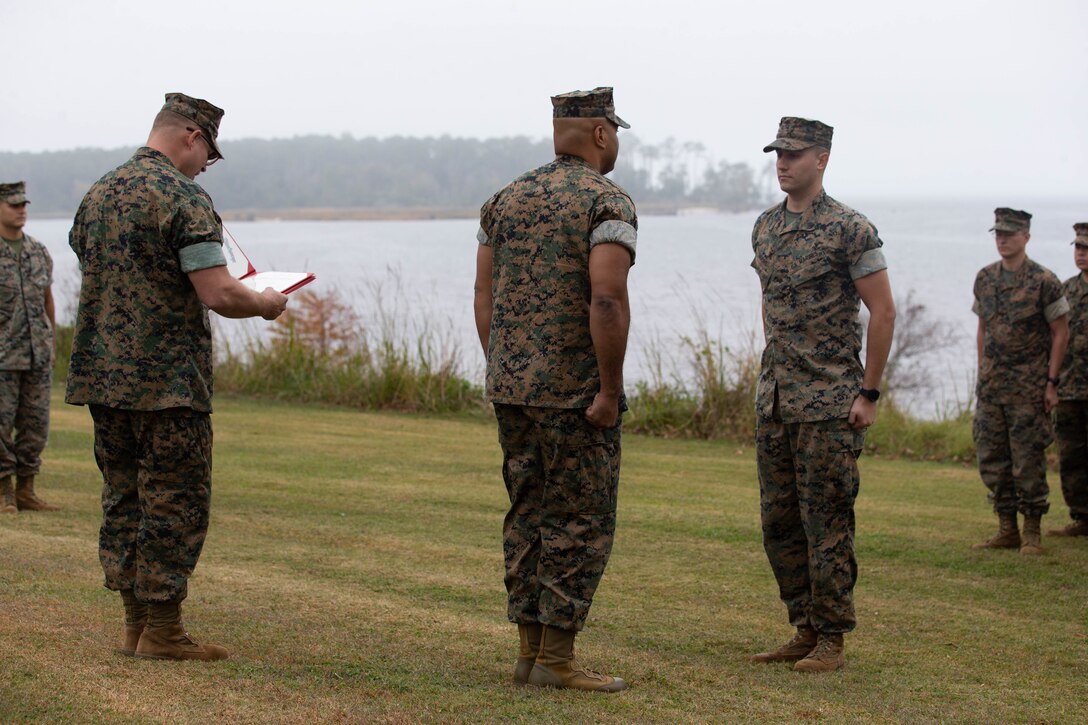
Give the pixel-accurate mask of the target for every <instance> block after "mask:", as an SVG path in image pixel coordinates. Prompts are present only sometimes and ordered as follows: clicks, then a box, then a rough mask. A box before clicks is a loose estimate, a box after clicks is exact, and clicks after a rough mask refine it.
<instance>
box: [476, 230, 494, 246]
mask: <svg viewBox="0 0 1088 725" xmlns="http://www.w3.org/2000/svg"><path fill="white" fill-rule="evenodd" d="M476 241H477V242H479V243H480V244H481V245H482V246H485V247H490V246H491V240H490V239H488V236H487V232H485V231H484V228H483V227H480V229H479V230H478V231H477V232H476Z"/></svg>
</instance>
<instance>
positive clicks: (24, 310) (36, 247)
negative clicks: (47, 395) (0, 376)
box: [0, 234, 53, 370]
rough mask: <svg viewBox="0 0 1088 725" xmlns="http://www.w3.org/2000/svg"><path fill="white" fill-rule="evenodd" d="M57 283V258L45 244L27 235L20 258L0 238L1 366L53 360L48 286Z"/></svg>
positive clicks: (47, 363)
mask: <svg viewBox="0 0 1088 725" xmlns="http://www.w3.org/2000/svg"><path fill="white" fill-rule="evenodd" d="M52 284H53V258H52V257H50V256H49V252H48V251H47V250H46V248H45V245H44V244H42V243H41V242H39V241H38V240H37V239H35V238H34V237H32V236H30V235H29V234H24V235H23V251H22V254H20V256H19V259H16V258H15V253H14V250H12V248H11V245H9V244H8V243H7V242H3V241H0V370H30V369H37V368H43V367H49V366H50V365H51V364H52V362H53V328H52V327H51V326H50V325H49V315H48V314H47V313H46V311H45V290H46V289H47V288H48V287H49V286H50V285H52Z"/></svg>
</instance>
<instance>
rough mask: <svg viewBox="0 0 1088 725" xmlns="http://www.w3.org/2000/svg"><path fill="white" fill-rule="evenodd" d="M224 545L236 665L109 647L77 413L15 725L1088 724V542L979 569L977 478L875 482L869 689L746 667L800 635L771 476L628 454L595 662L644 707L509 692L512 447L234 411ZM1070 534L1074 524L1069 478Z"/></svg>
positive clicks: (379, 422)
mask: <svg viewBox="0 0 1088 725" xmlns="http://www.w3.org/2000/svg"><path fill="white" fill-rule="evenodd" d="M213 421H214V425H215V430H216V448H215V482H214V486H213V491H214V504H213V513H212V525H211V531H210V534H209V537H208V542H207V546H206V548H205V551H204V555H203V557H202V559H201V562H200V565H199V567H198V568H197V571H196V574H195V576H194V577H193V579H192V581H191V587H190V591H191V595H190V598H189V600H188V601H187V603H186V609H185V615H186V623H187V625H188V627H189V629H190V631H191V632H192V633H193V634H194V635H195V636H196V637H197V638H203V639H206V640H208V641H216V642H220V643H223V644H225V645H227V646H228V647H229V648H230V649H231V650H232V653H233V654H232V658H231V659H230V660H228V661H226V662H222V663H213V664H201V663H170V662H155V661H143V660H135V659H131V658H125V657H121V656H118V655H115V654H113V653H112V652H111V649H112V647H113V646H115V644H116V643H117V642H118V640H119V637H120V631H121V607H120V602H119V600H118V597H117V595H116V594H113V593H111V592H108V591H107V590H105V589H104V588H102V586H101V572H100V570H99V567H98V562H97V549H96V541H97V526H98V521H99V501H98V497H99V491H100V479H99V474H98V471H97V469H96V467H95V464H94V460H93V455H92V450H91V448H92V446H91V443H92V434H91V423H90V418H89V415H88V414H87V411H86V410H84V409H82V408H72V407H69V406H65V405H63V404H62V403H61V402H60V400H59V396H58V397H57V398H56V399H55V400H54V409H53V431H52V439H51V444H50V447H49V448H48V449H47V452H46V461H45V469H44V474H43V476H42V477H41V479H40V481H41V482H40V486H39V488H40V493H41V494H42V495H43V496H44V497H45V498H46V499H47V500H49V501H52V502H56V503H59V504H61V505H62V506H63V507H64V510H63V511H61V512H59V513H55V514H31V513H20V514H18V515H17V516H14V517H6V518H4V519H2V520H0V551H2V552H3V557H4V561H3V564H2V565H0V611H2V612H3V616H2V617H0V643H2V650H0V721H3V722H9V721H41V722H65V721H68V722H125V723H130V722H131V723H142V722H163V721H170V722H180V723H188V722H196V723H212V722H215V723H218V722H233V723H267V722H306V723H310V722H388V723H415V722H465V723H477V722H526V723H530V722H531V723H538V722H543V723H593V722H604V723H636V722H637V723H643V722H658V723H676V722H753V721H755V722H781V723H796V722H881V723H883V722H910V723H915V722H1023V723H1040V722H1047V723H1050V722H1053V723H1065V722H1077V721H1082V720H1083V718H1084V713H1085V711H1086V710H1088V690H1086V688H1085V685H1084V683H1085V681H1086V679H1088V659H1086V658H1088V611H1086V602H1088V577H1086V576H1085V572H1086V571H1088V542H1086V541H1062V540H1058V539H1053V538H1044V544H1045V545H1046V546H1047V547H1048V549H1049V551H1048V553H1047V555H1045V556H1042V557H1038V558H1025V557H1021V556H1019V555H1018V554H1017V553H1016V552H1006V551H1001V552H977V551H972V550H971V549H970V548H969V545H970V544H971V543H973V542H975V541H978V540H981V539H983V538H984V537H985V536H987V535H988V534H990V533H991V532H992V530H993V529H994V527H995V525H996V523H995V519H994V517H993V516H992V514H991V513H990V512H989V511H988V508H987V506H986V503H985V497H984V489H983V486H982V484H981V483H979V481H978V479H977V475H976V474H975V473H974V471H973V470H971V469H970V468H968V467H965V466H957V465H946V464H937V463H915V462H907V461H893V460H885V459H874V458H864V459H863V460H862V487H861V495H860V497H859V499H858V504H857V514H858V556H859V559H860V572H861V574H860V581H859V583H858V589H857V609H858V619H859V627H858V630H857V632H856V633H854V634H853V635H851V636H850V637H848V638H847V666H846V668H845V669H844V670H842V671H840V672H837V673H832V674H828V675H820V676H806V675H801V674H798V673H794V672H793V671H792V670H790V669H789V667H788V666H787V665H775V666H756V665H751V664H749V663H748V662H747V661H746V657H747V655H749V654H751V653H753V652H756V651H759V650H761V649H763V648H766V647H769V646H773V645H776V644H778V643H779V642H780V641H782V640H784V639H785V638H787V637H788V636H789V635H790V630H789V628H788V627H787V625H786V623H785V612H784V607H783V606H782V605H781V603H780V602H779V601H778V597H777V591H776V588H775V585H774V581H773V578H772V576H771V573H770V570H769V568H768V566H767V562H766V559H765V556H764V554H763V550H762V547H761V543H760V533H759V523H758V486H757V482H756V477H755V465H754V457H753V452H752V449H751V447H750V446H748V445H747V444H745V445H739V444H736V443H729V442H726V441H709V442H708V441H699V440H663V439H659V438H649V437H642V436H627V437H626V438H625V439H624V446H625V451H624V463H623V465H624V469H623V476H622V483H621V488H620V508H619V530H618V537H617V540H616V545H615V549H614V552H613V556H612V562H611V564H610V566H609V569H608V571H607V573H606V575H605V578H604V581H603V582H602V585H601V588H600V590H599V592H598V596H597V599H596V601H595V603H594V608H593V611H592V613H591V616H590V621H589V623H588V626H587V628H586V631H585V632H584V633H583V634H582V635H581V637H580V638H579V657H580V659H582V660H583V661H584V662H585V663H586V664H588V665H589V666H591V667H597V668H600V669H605V670H607V671H609V672H612V673H615V674H619V675H621V676H623V677H624V678H626V679H627V680H628V681H629V682H630V683H631V689H630V690H629V691H627V692H624V693H621V694H618V695H613V696H605V695H592V694H587V693H577V692H559V691H540V690H535V689H530V688H517V687H514V686H513V685H511V684H509V682H508V678H509V676H510V673H511V671H512V668H513V663H514V656H515V649H516V634H515V630H514V627H513V626H512V625H511V624H509V623H508V622H507V621H506V619H505V593H504V591H503V586H502V555H501V540H500V539H501V526H502V517H503V515H504V513H505V506H506V502H505V493H504V490H503V486H502V482H501V477H500V474H499V464H500V454H499V450H498V446H497V443H496V435H495V429H494V424H493V423H489V422H481V421H480V420H479V419H477V418H474V417H471V416H458V417H435V416H409V415H404V414H398V413H364V412H358V411H353V410H345V409H337V408H325V407H316V406H310V407H307V406H298V405H289V404H286V403H275V402H253V401H246V400H239V399H227V398H223V399H220V400H219V401H218V402H217V413H216V414H215V415H214V417H213ZM1052 488H1053V489H1055V494H1054V495H1053V496H1052V512H1051V515H1050V516H1048V517H1047V518H1046V519H1045V520H1044V526H1048V525H1057V524H1062V523H1065V519H1066V518H1067V512H1066V509H1065V507H1064V506H1063V505H1062V504H1061V502H1060V496H1059V495H1058V494H1057V493H1056V489H1057V482H1056V480H1054V481H1052Z"/></svg>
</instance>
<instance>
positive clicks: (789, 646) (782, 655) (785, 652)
mask: <svg viewBox="0 0 1088 725" xmlns="http://www.w3.org/2000/svg"><path fill="white" fill-rule="evenodd" d="M815 646H816V630H815V629H813V628H812V627H810V626H809V625H807V624H802V625H801V626H800V627H798V628H797V634H795V635H793V639H791V640H790V641H789V642H786V643H785V644H784V645H782V646H781V647H779V648H778V649H776V650H772V651H770V652H760V653H759V654H757V655H752V657H751V659H750V661H751V662H754V663H757V664H762V663H766V662H796V661H797V660H800V659H804V658H805V657H807V656H808V653H809V652H811V651H812V650H813V648H814V647H815Z"/></svg>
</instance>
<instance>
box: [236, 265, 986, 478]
mask: <svg viewBox="0 0 1088 725" xmlns="http://www.w3.org/2000/svg"><path fill="white" fill-rule="evenodd" d="M385 284H392V286H393V289H391V290H389V289H384V288H383V285H378V286H376V287H374V288H371V289H370V295H369V298H368V300H367V303H368V304H367V305H366V309H368V310H370V311H371V316H370V317H371V319H370V321H369V322H368V323H365V324H364V322H363V320H362V319H361V318H360V316H359V314H358V313H357V312H356V311H355V308H354V307H353V306H352V305H351V304H349V303H348V302H347V301H346V300H345V299H344V298H343V297H342V296H341V295H340V294H339V293H338V292H336V291H335V290H331V291H327V292H323V293H315V292H310V291H307V290H303V291H301V292H299V293H296V294H295V295H293V296H292V300H291V305H290V306H289V308H288V312H287V313H285V314H284V316H283V317H281V319H280V320H277V322H276V323H274V325H273V326H272V329H271V333H270V334H268V335H265V336H261V335H258V334H251V335H250V336H248V338H247V339H246V340H245V341H244V342H243V343H242V344H241V345H240V347H238V348H237V349H235V348H233V347H232V346H231V345H229V344H226V343H225V342H222V341H220V342H219V345H218V347H219V354H218V356H217V366H216V380H215V385H216V390H217V391H220V392H227V393H236V394H242V395H254V396H260V397H271V398H279V399H284V400H291V401H297V402H322V403H330V404H335V405H345V406H350V407H357V408H366V409H394V410H402V411H408V412H426V413H448V412H459V411H476V412H480V411H484V410H485V409H486V401H485V400H484V397H483V391H482V389H481V388H480V386H479V385H478V384H476V383H473V382H472V381H471V380H469V379H468V377H469V376H468V374H467V373H466V372H465V371H464V369H463V366H462V360H461V352H460V350H459V349H458V347H457V345H456V344H455V343H453V342H452V341H451V340H450V339H449V336H448V335H446V334H444V332H443V330H444V329H445V328H441V327H439V326H436V325H435V324H434V323H433V321H432V318H431V316H429V315H426V314H422V313H420V312H419V311H418V310H417V311H415V314H412V312H411V311H408V310H405V309H403V307H402V305H403V304H405V302H404V300H410V299H412V298H411V297H410V296H408V295H405V294H404V291H403V290H402V289H401V286H400V280H399V278H397V277H396V275H394V276H393V278H392V281H391V282H387V283H385ZM759 348H760V345H759V341H758V340H757V335H756V333H755V332H749V333H748V334H747V335H742V336H741V344H740V345H739V346H736V347H730V346H729V345H727V344H725V343H723V342H722V341H721V340H720V339H718V338H716V337H714V336H713V335H711V334H710V332H709V331H708V329H707V327H706V326H705V325H703V324H700V325H699V326H698V329H697V332H696V333H695V334H694V335H692V336H690V337H680V338H679V339H678V340H677V341H666V340H663V339H662V338H661V337H660V336H658V337H656V338H654V339H653V340H651V341H650V342H649V344H647V345H645V346H644V350H645V353H644V354H645V355H647V358H648V362H649V365H648V366H647V367H648V368H649V369H650V371H651V373H650V377H649V379H648V380H644V381H638V382H636V383H634V385H633V386H632V389H631V391H630V393H631V394H630V399H629V403H630V412H629V413H628V415H627V416H626V418H625V420H624V427H625V429H626V430H627V431H628V432H633V433H643V434H646V435H652V436H659V437H665V438H703V439H729V440H734V441H738V442H749V441H752V439H753V438H754V435H755V422H756V419H755V391H756V383H757V381H758V378H759V367H760V349H759ZM894 382H895V381H889V384H888V387H889V388H891V389H892V390H894V389H895V384H894ZM971 419H972V412H971V409H970V406H969V405H966V406H965V405H958V404H957V405H953V406H951V407H950V408H948V409H946V410H944V411H942V412H940V413H939V414H938V415H937V417H936V418H934V419H930V420H922V419H918V418H916V417H913V416H912V415H910V414H909V413H908V412H907V411H906V410H905V409H904V408H902V407H900V406H898V405H897V404H896V400H895V395H894V394H892V395H888V396H886V397H885V399H884V400H882V401H881V404H880V408H879V412H878V415H877V422H876V424H875V425H874V426H873V427H872V428H871V429H870V430H869V432H868V435H867V438H866V448H867V450H868V451H869V452H870V453H874V454H878V455H883V456H889V457H904V458H912V459H922V460H945V461H962V462H971V461H973V460H974V455H975V451H974V442H973V441H972V438H971Z"/></svg>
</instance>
